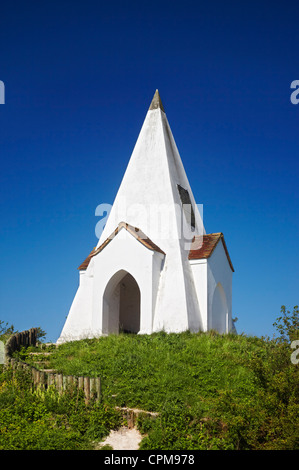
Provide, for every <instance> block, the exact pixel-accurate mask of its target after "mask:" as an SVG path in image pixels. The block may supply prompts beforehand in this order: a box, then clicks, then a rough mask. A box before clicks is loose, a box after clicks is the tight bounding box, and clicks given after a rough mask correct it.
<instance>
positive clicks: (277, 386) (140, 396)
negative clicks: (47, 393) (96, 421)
mask: <svg viewBox="0 0 299 470" xmlns="http://www.w3.org/2000/svg"><path fill="white" fill-rule="evenodd" d="M291 352H292V350H291V349H290V346H289V345H288V344H287V343H285V342H282V343H279V342H275V341H273V340H269V339H263V338H257V337H247V336H243V335H219V334H216V333H214V332H210V333H198V334H192V333H189V332H186V333H181V334H165V333H157V334H153V335H149V336H148V335H127V334H120V335H117V336H113V335H112V336H109V337H103V338H100V339H92V340H82V341H75V342H70V343H67V344H63V345H61V346H59V348H57V349H55V350H54V351H53V353H52V355H51V356H50V358H49V363H48V365H47V367H50V368H54V369H56V370H57V371H59V372H61V373H64V374H67V375H88V376H101V378H102V392H103V402H104V405H105V406H107V407H108V408H107V409H109V410H110V409H114V406H116V405H117V406H127V407H134V408H141V409H143V410H147V411H156V412H159V415H158V417H157V418H149V417H141V418H140V419H139V427H140V430H141V431H142V432H143V433H146V434H147V437H145V438H144V439H143V441H142V445H141V448H142V449H161V450H163V449H177V450H185V449H298V448H299V428H298V417H299V393H298V386H299V369H298V366H296V365H294V364H292V363H291V360H290V355H291ZM28 358H29V356H28V357H27V359H28Z"/></svg>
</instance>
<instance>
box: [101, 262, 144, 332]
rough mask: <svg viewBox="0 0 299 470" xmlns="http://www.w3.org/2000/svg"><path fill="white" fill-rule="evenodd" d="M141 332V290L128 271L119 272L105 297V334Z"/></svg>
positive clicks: (111, 282)
mask: <svg viewBox="0 0 299 470" xmlns="http://www.w3.org/2000/svg"><path fill="white" fill-rule="evenodd" d="M139 330H140V289H139V286H138V284H137V282H136V280H135V279H134V277H133V276H131V274H130V273H128V272H127V271H124V270H121V271H118V272H117V273H116V274H114V276H112V278H111V279H110V281H109V282H108V284H107V286H106V289H105V292H104V295H103V333H104V334H111V333H114V334H118V333H119V332H126V333H138V332H139Z"/></svg>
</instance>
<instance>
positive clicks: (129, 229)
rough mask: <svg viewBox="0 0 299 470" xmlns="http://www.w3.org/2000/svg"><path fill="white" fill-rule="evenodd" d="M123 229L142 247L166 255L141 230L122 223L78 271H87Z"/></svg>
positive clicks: (91, 253)
mask: <svg viewBox="0 0 299 470" xmlns="http://www.w3.org/2000/svg"><path fill="white" fill-rule="evenodd" d="M122 228H124V229H125V230H127V232H129V233H130V234H131V235H133V237H134V238H136V240H138V241H139V242H140V243H142V245H144V246H145V247H146V248H148V249H149V250H152V251H157V252H159V253H162V254H163V255H165V253H164V251H162V250H161V249H160V248H159V247H158V246H157V245H155V243H154V242H152V240H150V239H149V238H148V237H147V236H146V235H145V234H144V233H143V232H142V231H141V230H140V229H139V228H137V227H133V226H132V225H129V224H127V223H126V222H120V223H119V224H118V226H117V228H116V229H115V230H114V232H113V233H112V234H111V235H110V236H109V237H108V238H107V239H106V240H105V241H104V242H103V243H102V244H101V245H100V246H99V247H98V248H94V249H93V250H92V251H91V252H90V253H89V255H88V256H87V258H86V259H85V260H84V261H83V263H82V264H80V266H79V268H78V269H79V270H80V271H85V270H86V269H87V267H88V265H89V263H90V260H91V258H93V257H94V256H96V255H97V254H99V253H100V252H101V251H102V250H103V249H104V248H105V247H106V246H107V245H108V244H109V243H110V242H111V240H113V238H114V237H115V236H116V235H117V234H118V233H119V232H120V230H121V229H122Z"/></svg>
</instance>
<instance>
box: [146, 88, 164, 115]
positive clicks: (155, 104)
mask: <svg viewBox="0 0 299 470" xmlns="http://www.w3.org/2000/svg"><path fill="white" fill-rule="evenodd" d="M158 108H160V109H161V110H162V111H164V108H163V104H162V101H161V98H160V95H159V91H158V90H156V91H155V94H154V97H153V99H152V102H151V105H150V107H149V111H151V110H153V109H158ZM164 112H165V111H164Z"/></svg>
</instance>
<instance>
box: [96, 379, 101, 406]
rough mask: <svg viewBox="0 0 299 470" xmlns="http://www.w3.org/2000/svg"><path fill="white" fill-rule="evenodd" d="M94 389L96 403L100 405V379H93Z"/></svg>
mask: <svg viewBox="0 0 299 470" xmlns="http://www.w3.org/2000/svg"><path fill="white" fill-rule="evenodd" d="M95 389H96V394H97V401H98V402H99V403H100V401H101V399H102V396H101V395H102V386H101V377H95Z"/></svg>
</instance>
